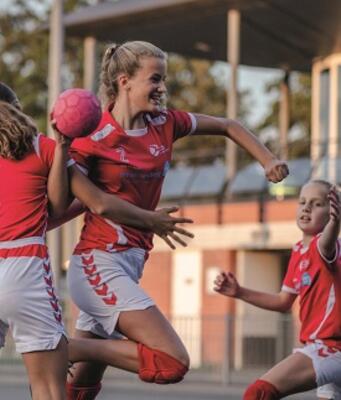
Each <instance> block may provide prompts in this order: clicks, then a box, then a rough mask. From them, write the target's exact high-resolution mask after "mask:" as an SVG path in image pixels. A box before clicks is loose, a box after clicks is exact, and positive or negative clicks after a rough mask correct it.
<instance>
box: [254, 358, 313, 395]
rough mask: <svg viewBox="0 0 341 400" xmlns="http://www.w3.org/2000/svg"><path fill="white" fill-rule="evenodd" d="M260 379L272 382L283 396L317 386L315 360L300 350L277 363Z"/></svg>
mask: <svg viewBox="0 0 341 400" xmlns="http://www.w3.org/2000/svg"><path fill="white" fill-rule="evenodd" d="M260 379H262V380H265V381H267V382H270V383H272V384H273V385H274V386H275V387H276V388H277V390H278V391H279V392H280V393H281V395H282V397H284V396H288V395H289V394H292V393H298V392H303V391H306V390H310V389H313V388H316V375H315V371H314V368H313V362H312V360H311V359H310V358H309V357H308V356H306V355H304V354H302V353H299V352H298V353H294V354H291V355H290V356H288V357H287V358H285V359H284V360H283V361H281V362H280V363H278V364H276V365H275V366H274V367H273V368H271V369H270V371H268V372H267V373H266V374H265V375H263V376H262V377H261V378H260Z"/></svg>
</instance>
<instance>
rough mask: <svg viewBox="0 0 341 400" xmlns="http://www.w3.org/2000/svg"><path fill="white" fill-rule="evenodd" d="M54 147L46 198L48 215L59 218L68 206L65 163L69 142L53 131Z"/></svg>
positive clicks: (67, 179) (67, 157) (67, 183)
mask: <svg viewBox="0 0 341 400" xmlns="http://www.w3.org/2000/svg"><path fill="white" fill-rule="evenodd" d="M55 139H56V147H55V151H54V158H53V162H52V166H51V169H50V172H49V176H48V180H47V197H48V200H49V206H48V207H49V215H50V216H51V217H54V218H59V217H61V216H62V215H63V214H64V213H65V211H66V209H67V208H68V205H69V201H70V200H69V199H70V197H69V178H68V172H67V162H68V159H69V156H68V149H69V145H70V141H69V139H68V138H66V137H65V136H63V135H61V134H60V133H58V132H57V131H55Z"/></svg>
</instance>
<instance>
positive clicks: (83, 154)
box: [70, 138, 93, 171]
mask: <svg viewBox="0 0 341 400" xmlns="http://www.w3.org/2000/svg"><path fill="white" fill-rule="evenodd" d="M70 158H72V159H73V160H74V161H75V162H76V163H77V164H78V165H80V166H81V167H82V168H84V169H86V170H87V171H88V170H89V168H90V165H91V160H92V158H93V147H92V143H91V142H90V141H89V139H88V138H81V139H75V140H74V141H73V142H72V144H71V147H70Z"/></svg>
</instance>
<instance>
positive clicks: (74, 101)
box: [51, 88, 102, 138]
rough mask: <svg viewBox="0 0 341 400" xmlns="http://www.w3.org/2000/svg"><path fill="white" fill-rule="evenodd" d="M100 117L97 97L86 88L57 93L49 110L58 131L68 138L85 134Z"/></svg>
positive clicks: (92, 129)
mask: <svg viewBox="0 0 341 400" xmlns="http://www.w3.org/2000/svg"><path fill="white" fill-rule="evenodd" d="M101 117H102V111H101V105H100V102H99V100H98V99H97V97H96V96H95V95H94V94H93V93H92V92H90V91H89V90H86V89H78V88H75V89H68V90H65V91H64V92H63V93H61V94H60V95H59V97H58V98H57V100H56V102H55V103H54V106H53V108H52V111H51V119H54V120H55V121H56V126H57V129H58V131H59V132H60V133H62V134H63V135H65V136H68V137H70V138H75V137H80V136H87V135H89V134H90V133H91V132H92V131H94V130H95V129H96V127H97V125H98V124H99V122H100V120H101Z"/></svg>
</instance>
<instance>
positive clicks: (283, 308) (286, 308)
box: [278, 304, 291, 314]
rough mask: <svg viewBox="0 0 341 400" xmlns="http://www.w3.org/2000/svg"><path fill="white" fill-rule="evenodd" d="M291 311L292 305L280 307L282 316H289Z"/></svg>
mask: <svg viewBox="0 0 341 400" xmlns="http://www.w3.org/2000/svg"><path fill="white" fill-rule="evenodd" d="M290 310H291V305H289V304H281V305H280V306H279V307H278V311H279V312H280V313H282V314H287V313H288V312H289V311H290Z"/></svg>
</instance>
